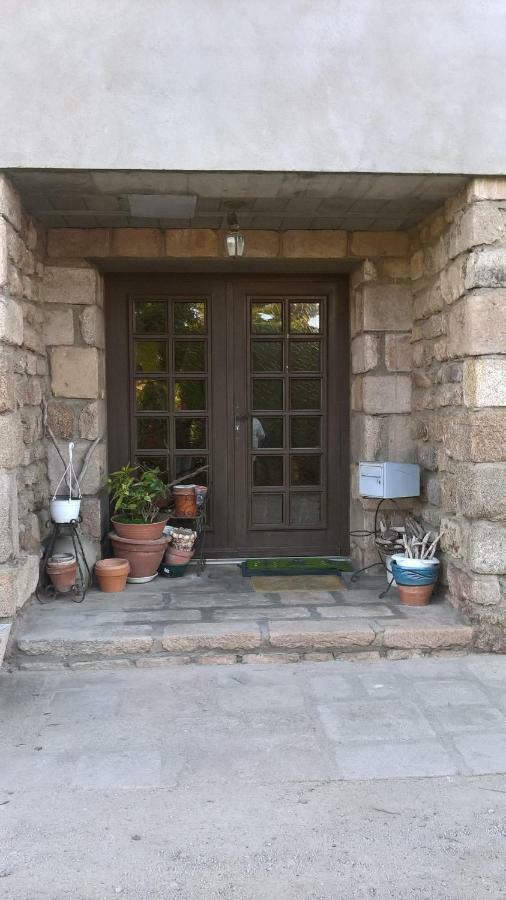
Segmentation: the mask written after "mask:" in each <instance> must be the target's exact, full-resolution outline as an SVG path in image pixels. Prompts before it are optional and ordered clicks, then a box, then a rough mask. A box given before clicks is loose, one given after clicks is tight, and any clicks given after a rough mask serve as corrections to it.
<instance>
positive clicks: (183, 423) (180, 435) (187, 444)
mask: <svg viewBox="0 0 506 900" xmlns="http://www.w3.org/2000/svg"><path fill="white" fill-rule="evenodd" d="M205 446H206V420H205V419H176V447H177V449H178V450H203V449H205Z"/></svg>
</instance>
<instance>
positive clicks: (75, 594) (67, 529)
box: [35, 519, 91, 603]
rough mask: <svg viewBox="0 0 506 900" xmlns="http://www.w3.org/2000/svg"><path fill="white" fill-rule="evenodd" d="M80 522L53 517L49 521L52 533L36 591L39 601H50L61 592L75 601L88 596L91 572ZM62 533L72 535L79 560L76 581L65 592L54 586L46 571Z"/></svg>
mask: <svg viewBox="0 0 506 900" xmlns="http://www.w3.org/2000/svg"><path fill="white" fill-rule="evenodd" d="M79 522H80V520H79V519H73V520H72V521H71V522H65V523H63V522H53V520H52V519H51V521H50V522H48V523H47V524H48V526H49V525H50V526H51V534H50V536H49V541H48V542H47V545H46V549H45V550H44V555H43V557H42V559H41V561H40V567H39V583H38V585H37V589H36V591H35V595H36V597H37V600H38V601H39V603H48V602H49V601H50V600H53V599H54V598H55V597H56V596H58V595H60V594H61V596H62V597H66V596H67V595H68V596H70V599H71V600H73V601H74V603H82V602H83V600H84V598H85V596H86V592H87V590H88V588H89V586H90V584H91V572H90V567H89V566H88V561H87V559H86V556H85V553H84V548H83V544H82V541H81V535H80V533H79ZM62 535H63V536H70V539H71V541H72V546H73V548H74V555H75V558H76V561H77V578H76V583H75V584H74V586H73V587H72V589H71V590H70V591H66V592H65V593H62V592H60V591H57V590H56V589H55V588H54V587H53V585H52V584H51V579H50V578H49V576H48V574H47V572H46V565H47V561H48V559H50V558H51V556H52V555H53V551H54V548H55V544H56V541H57V540H58V538H59V537H60V536H62Z"/></svg>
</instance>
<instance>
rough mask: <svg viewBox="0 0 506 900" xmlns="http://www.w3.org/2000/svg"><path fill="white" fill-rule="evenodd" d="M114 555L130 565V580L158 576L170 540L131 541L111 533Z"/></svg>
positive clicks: (162, 538)
mask: <svg viewBox="0 0 506 900" xmlns="http://www.w3.org/2000/svg"><path fill="white" fill-rule="evenodd" d="M109 537H110V539H111V544H112V547H113V551H114V555H115V556H116V557H119V558H120V559H126V560H128V562H129V563H130V574H129V578H149V577H151V576H153V575H156V573H157V571H158V567H159V565H160V563H161V561H162V559H163V554H164V553H165V549H166V547H167V544H168V538H166V537H161V538H158V539H157V540H154V541H146V540H130V539H129V538H124V537H121V536H120V535H118V534H114V532H112V531H111V533H110V534H109Z"/></svg>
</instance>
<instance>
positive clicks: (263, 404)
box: [252, 378, 283, 410]
mask: <svg viewBox="0 0 506 900" xmlns="http://www.w3.org/2000/svg"><path fill="white" fill-rule="evenodd" d="M252 393H253V398H252V400H253V409H255V410H260V409H283V382H282V381H281V380H278V379H275V378H270V379H267V378H255V379H254V381H253V386H252Z"/></svg>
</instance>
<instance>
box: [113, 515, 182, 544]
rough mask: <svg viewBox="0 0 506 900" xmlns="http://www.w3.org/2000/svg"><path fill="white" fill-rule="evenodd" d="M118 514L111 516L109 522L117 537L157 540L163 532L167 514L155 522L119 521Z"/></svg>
mask: <svg viewBox="0 0 506 900" xmlns="http://www.w3.org/2000/svg"><path fill="white" fill-rule="evenodd" d="M119 518H120V517H119V516H113V517H112V519H111V522H112V524H113V526H114V530H115V532H116V534H117V535H119V537H122V538H128V540H130V541H157V540H158V538H161V536H162V534H163V529H164V528H165V526H166V524H167V522H168V521H169V519H168V516H165V517H164V518H163V519H157V520H156V522H145V523H142V522H140V523H137V524H135V523H134V522H120V521H119Z"/></svg>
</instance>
